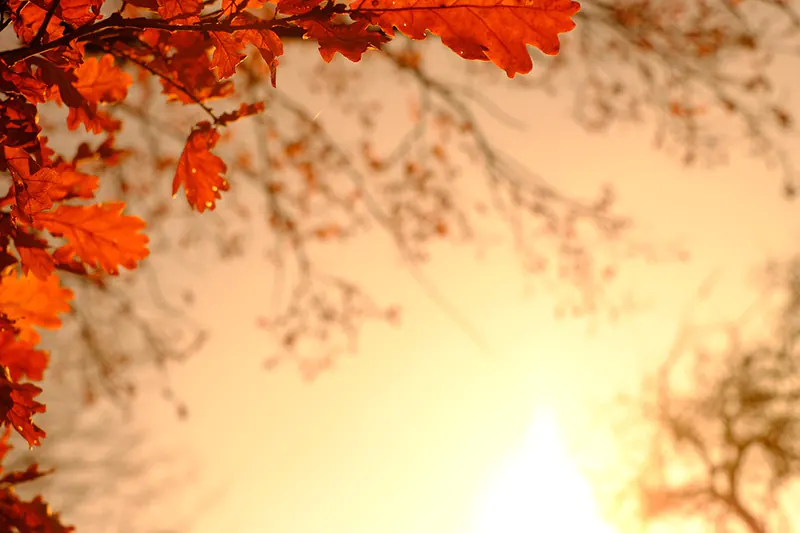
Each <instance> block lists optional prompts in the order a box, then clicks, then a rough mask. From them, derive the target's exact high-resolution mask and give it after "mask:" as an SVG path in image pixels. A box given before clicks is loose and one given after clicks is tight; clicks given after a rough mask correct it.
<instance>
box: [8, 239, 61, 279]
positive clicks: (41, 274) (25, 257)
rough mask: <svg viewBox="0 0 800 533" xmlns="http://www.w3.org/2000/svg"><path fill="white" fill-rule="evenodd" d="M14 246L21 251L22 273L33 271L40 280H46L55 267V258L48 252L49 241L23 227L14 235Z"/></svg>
mask: <svg viewBox="0 0 800 533" xmlns="http://www.w3.org/2000/svg"><path fill="white" fill-rule="evenodd" d="M13 238H14V246H15V247H16V248H17V252H18V253H19V260H20V264H21V266H22V273H23V274H27V273H28V272H33V275H34V276H36V277H37V278H39V279H40V280H43V281H44V280H46V279H47V278H48V277H49V276H50V274H52V273H53V270H54V269H55V264H54V263H53V258H52V257H51V256H50V254H49V253H48V252H47V241H44V240H42V239H39V238H37V237H35V236H34V235H31V234H30V233H27V232H25V231H24V230H22V229H21V228H17V230H16V231H15V232H14V235H13Z"/></svg>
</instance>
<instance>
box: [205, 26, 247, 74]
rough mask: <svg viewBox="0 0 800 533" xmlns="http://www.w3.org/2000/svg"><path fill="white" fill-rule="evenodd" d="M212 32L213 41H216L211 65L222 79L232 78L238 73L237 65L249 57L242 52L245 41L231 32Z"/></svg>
mask: <svg viewBox="0 0 800 533" xmlns="http://www.w3.org/2000/svg"><path fill="white" fill-rule="evenodd" d="M210 34H211V42H212V43H214V55H213V56H211V66H212V67H214V68H216V69H217V77H219V79H220V80H224V79H225V78H230V77H231V76H233V75H234V74H236V65H238V64H239V63H241V62H242V61H243V60H244V58H245V57H247V56H246V55H245V54H243V53H242V48H243V47H244V43H243V42H241V41H240V40H239V39H237V38H236V37H235V36H234V35H232V34H230V33H226V32H222V31H212V32H210Z"/></svg>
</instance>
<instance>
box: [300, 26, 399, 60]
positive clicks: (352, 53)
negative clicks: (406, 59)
mask: <svg viewBox="0 0 800 533" xmlns="http://www.w3.org/2000/svg"><path fill="white" fill-rule="evenodd" d="M297 25H298V26H300V27H302V28H304V29H305V30H306V34H305V37H306V38H308V39H313V40H315V41H317V42H318V43H319V55H321V56H322V59H324V60H325V61H327V62H328V63H330V62H331V60H332V59H333V56H334V55H336V52H339V53H340V54H342V55H343V56H345V57H346V58H347V59H349V60H350V61H354V62H356V61H360V60H361V56H362V55H363V54H364V52H366V51H367V50H368V49H370V48H373V49H377V48H379V47H380V45H381V44H383V43H385V42H388V41H389V38H388V37H386V36H385V35H383V34H381V33H379V32H376V31H367V27H368V26H369V23H368V22H367V21H365V20H359V21H356V22H354V23H352V24H333V23H332V22H331V21H329V20H302V21H298V23H297Z"/></svg>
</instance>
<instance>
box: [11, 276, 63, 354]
mask: <svg viewBox="0 0 800 533" xmlns="http://www.w3.org/2000/svg"><path fill="white" fill-rule="evenodd" d="M72 296H73V294H72V291H71V290H69V289H64V288H62V287H61V284H60V282H59V279H58V276H56V275H51V276H50V277H48V278H47V279H46V280H40V279H38V278H36V277H35V276H32V275H31V274H26V275H24V276H20V277H18V276H17V275H16V272H13V271H12V272H11V273H10V274H8V275H5V276H3V277H1V278H0V313H2V314H3V315H5V316H6V317H8V319H9V320H11V321H12V322H14V325H15V326H16V327H17V328H19V329H20V330H23V333H25V331H24V330H28V332H27V334H26V335H23V334H21V336H20V338H21V339H22V340H28V339H31V337H32V335H31V334H35V331H34V330H33V326H39V327H43V328H48V329H56V328H59V327H61V319H60V318H58V315H59V313H64V312H67V311H69V310H70V306H69V301H70V300H72ZM37 337H38V336H37Z"/></svg>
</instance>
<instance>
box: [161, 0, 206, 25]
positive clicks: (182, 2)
mask: <svg viewBox="0 0 800 533" xmlns="http://www.w3.org/2000/svg"><path fill="white" fill-rule="evenodd" d="M202 10H203V4H202V2H200V1H199V0H158V14H159V15H161V18H162V19H164V20H166V21H167V22H170V23H172V24H192V23H194V22H197V21H199V20H200V18H199V17H198V15H199V14H200V11H202Z"/></svg>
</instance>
